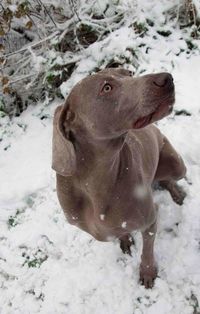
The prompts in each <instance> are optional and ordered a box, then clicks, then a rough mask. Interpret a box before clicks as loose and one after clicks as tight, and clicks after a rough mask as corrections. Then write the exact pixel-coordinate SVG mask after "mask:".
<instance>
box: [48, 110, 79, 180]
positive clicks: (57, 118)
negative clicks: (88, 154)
mask: <svg viewBox="0 0 200 314" xmlns="http://www.w3.org/2000/svg"><path fill="white" fill-rule="evenodd" d="M66 116H67V106H64V105H62V106H59V107H57V108H56V110H55V113H54V119H53V143H52V168H53V169H54V170H55V171H56V172H57V173H58V174H60V175H62V176H71V175H73V174H74V173H75V170H76V156H75V150H74V146H73V144H72V142H70V140H69V139H67V136H66V134H65V129H64V122H65V121H66Z"/></svg>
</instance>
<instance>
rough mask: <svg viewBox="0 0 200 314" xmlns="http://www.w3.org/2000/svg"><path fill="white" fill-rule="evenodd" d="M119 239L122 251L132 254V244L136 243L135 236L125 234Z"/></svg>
mask: <svg viewBox="0 0 200 314" xmlns="http://www.w3.org/2000/svg"><path fill="white" fill-rule="evenodd" d="M119 240H120V248H121V250H122V252H123V253H124V254H128V255H130V256H131V246H132V245H134V239H133V237H132V236H131V235H125V236H123V237H122V238H120V239H119Z"/></svg>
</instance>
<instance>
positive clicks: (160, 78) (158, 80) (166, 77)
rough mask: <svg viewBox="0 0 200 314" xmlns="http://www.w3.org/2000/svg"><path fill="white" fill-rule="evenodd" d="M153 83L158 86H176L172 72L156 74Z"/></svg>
mask: <svg viewBox="0 0 200 314" xmlns="http://www.w3.org/2000/svg"><path fill="white" fill-rule="evenodd" d="M153 84H154V85H156V86H157V87H165V88H172V87H173V86H174V83H173V77H172V75H171V74H170V73H160V74H156V75H155V77H154V80H153Z"/></svg>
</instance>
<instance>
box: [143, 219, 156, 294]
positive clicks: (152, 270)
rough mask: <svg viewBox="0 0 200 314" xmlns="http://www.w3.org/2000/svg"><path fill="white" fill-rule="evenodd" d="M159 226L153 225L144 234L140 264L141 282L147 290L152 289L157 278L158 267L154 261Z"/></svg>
mask: <svg viewBox="0 0 200 314" xmlns="http://www.w3.org/2000/svg"><path fill="white" fill-rule="evenodd" d="M156 230H157V225H156V222H155V223H153V224H152V225H151V226H150V227H148V229H146V230H145V231H144V232H142V237H143V250H142V255H141V264H140V281H141V283H142V284H143V285H144V286H145V288H152V287H153V285H154V280H155V278H156V276H157V267H156V263H155V260H154V250H153V249H154V240H155V236H156Z"/></svg>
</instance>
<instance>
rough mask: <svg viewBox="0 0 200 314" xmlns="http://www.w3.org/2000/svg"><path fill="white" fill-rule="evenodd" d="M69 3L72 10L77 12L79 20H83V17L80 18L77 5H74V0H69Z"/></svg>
mask: <svg viewBox="0 0 200 314" xmlns="http://www.w3.org/2000/svg"><path fill="white" fill-rule="evenodd" d="M69 5H70V7H71V10H72V12H74V13H75V15H76V17H77V19H78V21H79V22H81V19H80V17H79V15H78V13H77V11H76V8H75V5H74V1H73V0H69Z"/></svg>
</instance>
